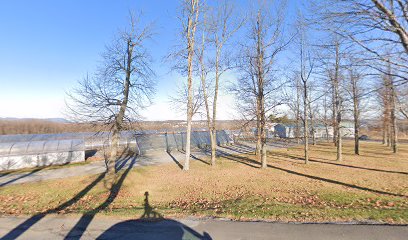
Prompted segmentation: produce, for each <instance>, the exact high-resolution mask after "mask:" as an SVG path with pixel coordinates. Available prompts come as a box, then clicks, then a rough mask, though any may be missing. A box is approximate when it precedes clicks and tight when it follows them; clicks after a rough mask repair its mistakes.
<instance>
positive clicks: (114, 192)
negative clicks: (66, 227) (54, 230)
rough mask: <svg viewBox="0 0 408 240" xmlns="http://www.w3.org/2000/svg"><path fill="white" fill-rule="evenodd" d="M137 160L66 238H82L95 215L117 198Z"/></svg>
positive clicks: (134, 158) (133, 161)
mask: <svg viewBox="0 0 408 240" xmlns="http://www.w3.org/2000/svg"><path fill="white" fill-rule="evenodd" d="M135 162H136V157H132V158H131V162H130V164H129V165H128V167H127V168H126V170H124V172H123V173H122V175H121V176H120V178H119V180H118V181H116V182H115V183H114V184H113V185H112V187H111V189H110V191H109V196H108V197H107V198H106V200H105V201H104V202H103V203H101V204H100V205H99V206H98V207H96V208H94V209H92V210H90V211H88V212H86V213H85V214H84V215H82V217H81V218H80V219H79V220H78V222H77V223H76V224H75V226H74V227H73V228H72V229H71V230H70V232H69V233H68V234H67V236H66V237H65V239H80V238H81V236H82V235H83V233H84V232H85V231H86V229H87V227H88V226H89V224H90V223H91V221H92V220H93V219H94V217H95V215H96V214H97V213H99V212H101V211H104V210H106V209H107V207H108V206H109V205H110V204H111V203H112V202H113V201H114V200H115V199H116V197H117V196H118V194H119V191H120V189H121V187H122V185H123V182H124V181H125V179H126V177H127V175H128V174H129V172H130V170H131V169H132V168H133V165H134V164H135Z"/></svg>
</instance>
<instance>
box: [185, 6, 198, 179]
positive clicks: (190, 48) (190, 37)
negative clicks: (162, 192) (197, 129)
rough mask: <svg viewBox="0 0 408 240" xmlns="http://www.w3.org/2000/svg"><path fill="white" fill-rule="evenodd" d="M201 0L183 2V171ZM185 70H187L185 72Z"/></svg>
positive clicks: (188, 146)
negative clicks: (184, 122)
mask: <svg viewBox="0 0 408 240" xmlns="http://www.w3.org/2000/svg"><path fill="white" fill-rule="evenodd" d="M200 11H201V10H200V2H199V0H182V12H181V16H180V21H181V23H182V26H183V30H182V37H183V39H184V44H185V46H184V48H183V49H186V51H187V52H184V51H182V52H181V54H180V55H182V58H184V59H185V60H186V61H185V65H184V64H182V66H183V71H186V72H187V131H186V148H185V151H186V158H185V162H184V167H183V170H185V171H188V170H189V169H190V153H191V123H192V118H193V112H194V111H193V74H194V57H195V49H196V47H195V45H194V44H195V40H196V30H197V25H198V21H199V15H200V14H199V13H200ZM184 69H185V70H184Z"/></svg>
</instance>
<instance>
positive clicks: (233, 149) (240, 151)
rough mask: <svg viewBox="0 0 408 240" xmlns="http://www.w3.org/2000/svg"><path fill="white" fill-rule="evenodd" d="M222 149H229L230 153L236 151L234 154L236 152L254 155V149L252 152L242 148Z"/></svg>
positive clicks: (226, 147) (228, 147) (227, 147)
mask: <svg viewBox="0 0 408 240" xmlns="http://www.w3.org/2000/svg"><path fill="white" fill-rule="evenodd" d="M222 148H225V149H228V150H230V151H234V152H236V153H245V154H248V153H253V152H254V149H251V150H250V151H249V150H247V149H244V148H240V147H231V146H223V147H222Z"/></svg>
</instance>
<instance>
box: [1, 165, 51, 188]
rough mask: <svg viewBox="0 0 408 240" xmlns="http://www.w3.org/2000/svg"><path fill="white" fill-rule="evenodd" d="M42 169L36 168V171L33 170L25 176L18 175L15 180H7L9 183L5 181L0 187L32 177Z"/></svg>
mask: <svg viewBox="0 0 408 240" xmlns="http://www.w3.org/2000/svg"><path fill="white" fill-rule="evenodd" d="M43 169H44V168H38V169H34V170H33V171H31V172H28V173H26V174H23V175H19V176H18V177H16V178H13V179H11V180H9V181H7V182H4V183H1V184H0V187H3V186H6V185H8V184H10V183H13V182H15V181H17V180H19V179H22V178H25V177H28V176H30V175H32V174H34V173H36V172H39V171H41V170H43Z"/></svg>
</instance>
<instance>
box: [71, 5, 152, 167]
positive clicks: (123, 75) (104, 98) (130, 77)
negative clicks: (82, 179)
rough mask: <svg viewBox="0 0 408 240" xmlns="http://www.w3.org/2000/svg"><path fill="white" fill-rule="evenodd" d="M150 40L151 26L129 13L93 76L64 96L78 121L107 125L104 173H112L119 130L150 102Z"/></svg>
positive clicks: (135, 117) (139, 114)
mask: <svg viewBox="0 0 408 240" xmlns="http://www.w3.org/2000/svg"><path fill="white" fill-rule="evenodd" d="M151 37H152V31H151V25H148V26H142V25H141V24H140V21H139V18H138V17H137V16H135V15H134V14H132V13H131V14H130V26H129V28H128V29H126V30H123V31H121V32H120V33H119V34H118V36H117V37H116V38H115V40H114V41H113V43H112V44H111V45H109V46H107V48H106V51H105V53H104V54H103V62H102V64H101V65H100V66H99V69H98V71H97V73H96V74H95V75H92V76H86V77H85V78H84V79H83V80H82V81H80V82H79V86H78V87H77V88H76V89H74V90H73V91H72V92H69V93H68V101H67V107H68V109H69V110H70V112H71V116H74V117H75V118H76V119H77V120H79V121H86V122H90V123H93V124H94V125H103V126H109V129H110V131H111V133H112V135H111V136H112V141H111V145H110V156H109V159H108V161H107V172H108V175H109V174H111V173H112V174H114V173H115V160H116V158H117V154H118V144H119V138H120V132H121V130H123V129H125V127H126V123H127V122H132V121H134V120H136V119H140V118H141V113H140V111H141V110H142V109H144V108H145V107H147V106H148V105H149V104H150V103H151V96H152V94H153V93H154V86H155V82H154V81H153V79H152V77H153V76H154V74H153V71H152V70H151V68H150V62H151V58H150V56H149V53H148V51H147V49H146V48H145V42H146V41H147V40H149V39H150V38H151Z"/></svg>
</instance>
